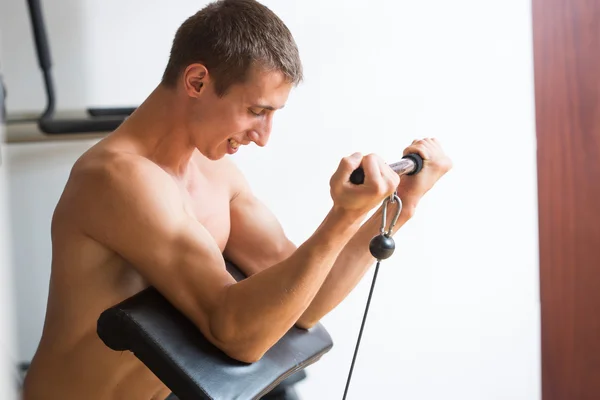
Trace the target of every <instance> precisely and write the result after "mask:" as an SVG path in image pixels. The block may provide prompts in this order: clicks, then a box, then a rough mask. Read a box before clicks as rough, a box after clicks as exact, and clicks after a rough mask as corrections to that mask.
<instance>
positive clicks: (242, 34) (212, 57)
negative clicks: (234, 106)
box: [162, 0, 302, 96]
mask: <svg viewBox="0 0 600 400" xmlns="http://www.w3.org/2000/svg"><path fill="white" fill-rule="evenodd" d="M193 63H202V64H203V65H205V66H206V68H207V69H208V71H209V73H210V74H211V76H212V77H213V78H214V79H215V91H216V93H217V95H218V96H223V95H224V94H225V93H226V92H227V90H228V89H229V88H230V87H231V85H233V84H236V83H244V82H245V81H246V78H247V76H248V72H249V71H250V69H251V68H252V67H254V66H257V67H260V68H263V69H265V70H270V71H272V70H275V71H279V72H281V73H282V74H283V75H284V76H285V78H286V80H287V81H288V82H290V83H292V84H293V85H298V84H299V83H300V82H301V81H302V64H301V62H300V56H299V54H298V48H297V46H296V43H295V41H294V38H293V36H292V34H291V32H290V31H289V29H288V28H287V27H286V25H285V24H284V23H283V21H281V19H280V18H279V17H278V16H277V15H276V14H275V13H274V12H273V11H271V10H270V9H269V8H267V7H266V6H264V5H262V4H260V3H258V2H257V1H255V0H218V1H214V2H212V3H210V4H208V5H207V6H206V7H204V8H203V9H201V10H200V11H198V12H197V13H196V14H194V15H192V16H191V17H189V18H188V19H187V20H186V21H185V22H184V23H183V24H182V25H181V26H180V27H179V29H178V30H177V32H176V34H175V38H174V40H173V46H172V48H171V54H170V57H169V62H168V64H167V67H166V69H165V72H164V75H163V78H162V83H163V84H164V85H166V86H169V87H174V86H175V85H176V84H177V80H178V79H179V77H180V74H181V73H182V72H183V71H184V70H185V68H187V66H188V65H190V64H193Z"/></svg>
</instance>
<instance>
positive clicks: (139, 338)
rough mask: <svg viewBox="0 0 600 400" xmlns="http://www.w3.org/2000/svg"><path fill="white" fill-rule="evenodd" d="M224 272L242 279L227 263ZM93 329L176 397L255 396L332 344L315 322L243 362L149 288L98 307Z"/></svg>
mask: <svg viewBox="0 0 600 400" xmlns="http://www.w3.org/2000/svg"><path fill="white" fill-rule="evenodd" d="M227 270H228V271H229V272H230V273H231V274H232V275H233V276H234V278H235V279H236V280H238V281H239V280H240V279H243V278H244V276H243V275H242V274H241V272H240V271H239V270H238V269H237V268H236V267H235V266H234V265H233V264H232V263H229V262H227ZM97 333H98V336H99V337H100V339H101V340H102V341H103V342H104V343H105V344H106V345H107V346H108V347H109V348H111V349H113V350H115V351H131V352H132V353H133V354H135V356H136V357H137V358H138V359H139V360H140V361H141V362H143V363H144V364H145V365H146V366H147V367H148V368H149V369H150V370H151V371H152V372H153V373H154V374H155V375H156V376H157V377H158V378H159V379H160V380H161V381H162V382H163V383H164V384H165V385H166V386H167V387H168V388H169V389H170V390H171V391H172V392H173V394H175V395H176V396H177V397H178V398H179V399H180V400H198V399H201V400H204V399H218V400H228V399H236V400H246V399H260V398H261V397H262V396H264V395H265V394H266V393H268V392H270V391H271V390H273V388H275V387H276V386H277V385H279V384H280V383H281V382H282V381H284V380H286V379H287V378H288V377H290V376H292V375H293V374H295V373H297V372H298V371H300V370H303V369H304V368H305V367H307V366H308V365H310V364H312V363H314V362H316V361H317V360H319V359H320V358H321V357H322V356H323V355H324V354H325V353H327V352H328V351H329V350H330V349H331V348H332V347H333V342H332V340H331V337H330V336H329V334H328V332H327V331H326V330H325V328H324V327H323V326H322V325H321V324H317V325H315V326H314V327H313V328H311V329H310V330H304V329H300V328H297V327H292V328H291V329H290V330H289V331H288V332H287V333H286V334H285V335H284V336H283V337H282V338H281V339H280V340H279V341H278V342H277V343H276V344H275V345H274V346H273V347H272V348H271V349H269V351H267V353H265V355H264V356H263V357H262V358H261V359H260V360H259V361H257V362H255V363H252V364H247V363H243V362H240V361H237V360H234V359H232V358H230V357H229V356H227V355H226V354H225V353H223V352H222V351H221V350H220V349H218V348H217V347H216V346H214V345H213V344H212V343H210V342H209V341H208V340H207V339H206V338H205V337H204V336H203V335H202V333H201V332H200V331H199V330H198V329H197V328H196V326H195V325H193V324H192V322H191V321H190V320H189V319H188V318H187V317H185V316H184V315H183V314H182V313H181V312H180V311H179V310H177V309H176V308H175V307H174V306H173V305H171V304H170V303H169V302H168V301H167V300H166V299H165V298H164V297H163V296H162V295H161V294H160V293H159V292H158V291H157V290H156V289H155V288H153V287H150V288H147V289H145V290H143V291H142V292H140V293H138V294H136V295H135V296H132V297H130V298H128V299H126V300H124V301H123V302H121V303H119V304H117V305H115V306H113V307H111V308H109V309H108V310H106V311H104V312H103V313H102V314H101V315H100V318H99V319H98V325H97Z"/></svg>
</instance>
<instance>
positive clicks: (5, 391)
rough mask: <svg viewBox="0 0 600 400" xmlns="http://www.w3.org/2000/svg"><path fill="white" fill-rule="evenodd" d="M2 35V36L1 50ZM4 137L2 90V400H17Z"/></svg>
mask: <svg viewBox="0 0 600 400" xmlns="http://www.w3.org/2000/svg"><path fill="white" fill-rule="evenodd" d="M1 33H2V32H0V48H1V47H2V46H1V43H2V41H1V37H2V34H1ZM1 83H2V68H1V67H0V84H1ZM4 135H5V127H4V115H3V112H2V88H1V87H0V398H1V399H7V400H10V399H13V398H15V397H16V390H15V389H16V387H17V385H16V382H17V378H18V376H17V375H16V374H15V370H14V365H15V361H16V351H15V338H14V333H15V316H14V303H13V300H14V292H13V285H12V282H13V274H12V272H13V271H12V268H11V247H12V246H11V236H10V234H9V228H10V225H9V220H8V214H9V211H8V210H9V205H8V190H7V185H6V162H5V159H6V151H5V150H6V148H5V146H4V145H3V138H4Z"/></svg>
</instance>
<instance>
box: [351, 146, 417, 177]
mask: <svg viewBox="0 0 600 400" xmlns="http://www.w3.org/2000/svg"><path fill="white" fill-rule="evenodd" d="M407 159H409V160H411V161H413V163H414V168H413V169H411V170H409V171H408V172H407V171H404V172H403V173H402V174H403V175H404V174H405V175H414V174H416V173H418V172H420V171H421V169H423V159H422V158H421V156H420V155H419V154H417V153H411V154H407V155H405V156H404V157H402V160H407ZM401 164H403V163H402V162H398V163H395V164H392V165H391V166H392V169H393V166H401ZM400 169H401V170H404V168H403V167H402V166H401V167H400ZM396 172H398V171H396ZM364 181H365V171H364V170H363V168H362V167H358V168H357V169H355V170H354V171H353V172H352V174H351V175H350V182H352V183H354V184H355V185H362V184H363V183H364Z"/></svg>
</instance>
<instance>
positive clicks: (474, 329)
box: [0, 0, 540, 400]
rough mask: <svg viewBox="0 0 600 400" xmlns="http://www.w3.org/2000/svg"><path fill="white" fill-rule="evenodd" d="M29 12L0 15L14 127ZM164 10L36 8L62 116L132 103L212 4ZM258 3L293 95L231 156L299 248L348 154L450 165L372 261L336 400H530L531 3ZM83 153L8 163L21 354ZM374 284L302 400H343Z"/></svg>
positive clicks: (64, 148) (23, 84) (533, 351)
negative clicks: (294, 45)
mask: <svg viewBox="0 0 600 400" xmlns="http://www.w3.org/2000/svg"><path fill="white" fill-rule="evenodd" d="M24 3H25V2H22V1H20V0H4V2H3V3H2V8H1V9H0V26H1V27H2V29H3V30H5V35H4V43H3V45H4V50H3V53H2V59H3V60H4V63H5V65H4V69H5V71H6V81H7V85H8V87H9V91H10V92H9V94H10V96H11V97H9V103H8V106H9V110H10V111H23V110H39V109H41V108H42V107H43V105H44V98H43V94H42V91H41V79H40V78H39V73H38V70H37V62H36V61H35V58H34V56H33V52H32V47H31V46H32V41H31V39H30V35H29V31H28V23H27V22H26V21H27V19H26V13H25V8H24ZM174 4H175V3H173V2H168V1H166V0H160V1H159V0H155V1H152V2H149V1H139V0H138V1H133V0H132V1H128V2H122V1H117V0H111V1H97V0H88V1H86V2H77V1H76V0H62V1H60V2H59V1H56V0H55V1H52V2H51V1H46V2H44V5H45V11H46V12H47V14H46V16H47V25H48V30H49V31H50V35H51V46H52V49H53V52H54V63H55V72H56V79H57V89H58V91H59V92H58V96H59V106H61V107H63V108H74V107H75V108H76V107H85V106H87V105H127V104H138V103H139V102H141V101H142V100H143V98H144V97H145V96H146V94H147V93H148V92H149V91H150V90H151V89H152V88H153V87H154V86H155V84H156V83H157V81H158V79H159V78H160V75H161V74H162V70H163V67H164V65H165V63H166V57H167V54H168V50H169V45H170V42H171V39H172V35H173V33H174V31H175V29H176V28H177V26H178V25H179V23H180V22H182V21H183V20H184V19H185V18H187V17H188V16H189V15H190V14H191V13H193V12H195V11H196V10H197V9H198V8H199V7H201V6H202V5H204V4H206V1H202V2H197V1H191V0H185V1H182V0H180V1H178V2H177V3H176V4H177V5H176V6H175V5H174ZM265 4H267V5H268V6H270V7H271V8H272V9H273V10H274V11H275V12H277V13H278V14H279V15H280V16H281V17H282V18H283V19H284V20H285V21H286V23H287V24H288V26H289V27H290V29H291V30H292V32H293V33H294V35H295V37H296V39H297V42H298V45H299V47H300V51H301V54H302V58H303V60H304V65H305V72H306V81H305V83H304V84H303V85H302V86H301V87H299V88H298V89H297V90H296V91H295V92H294V93H293V94H292V95H291V97H290V100H289V104H288V106H287V107H286V109H285V110H283V111H281V112H280V115H279V116H278V117H277V119H276V123H275V130H274V134H273V137H272V141H271V143H270V145H269V146H267V148H265V149H257V148H251V149H245V150H244V151H243V152H241V153H240V154H239V155H237V156H236V160H237V161H238V163H239V164H240V165H241V166H242V167H243V168H245V170H246V171H247V176H248V179H249V180H250V181H251V183H252V184H253V186H254V188H255V191H256V192H257V193H258V195H259V196H260V197H261V198H263V199H264V200H265V201H266V202H267V204H268V205H270V206H271V207H272V209H273V210H274V211H275V213H276V214H277V215H278V216H279V217H280V219H281V221H282V223H283V224H284V226H285V227H286V231H287V233H288V234H289V235H290V237H291V238H292V239H293V240H295V241H296V242H301V241H302V240H304V239H305V238H306V237H307V236H308V235H310V234H311V233H312V232H313V230H314V228H315V227H316V226H317V225H318V224H319V223H320V221H321V219H322V217H323V216H324V215H325V213H326V211H327V209H328V207H329V205H330V199H329V194H328V186H327V183H328V180H329V177H330V174H331V172H333V170H334V169H335V167H336V165H337V163H338V161H339V158H340V157H342V156H344V155H346V154H349V153H351V152H353V151H356V150H359V151H362V152H365V153H367V152H376V153H378V154H380V155H382V156H383V157H384V158H385V159H386V160H389V161H390V162H393V161H396V160H397V159H398V158H399V157H400V156H401V154H402V150H403V148H404V147H405V146H407V145H408V144H409V143H410V142H411V141H412V140H413V139H415V138H419V137H427V136H436V137H438V138H440V140H441V141H442V142H443V143H444V145H445V148H446V149H447V151H448V152H449V153H450V155H451V156H452V158H453V160H454V163H455V168H454V169H453V171H452V172H451V173H450V174H449V175H447V176H446V177H445V178H444V179H443V181H441V182H440V183H439V185H438V186H437V187H436V188H435V189H434V190H433V191H432V192H431V193H430V194H429V195H428V196H427V198H426V199H425V200H424V201H423V202H422V204H421V205H420V207H419V210H418V213H417V215H416V216H415V218H414V219H413V220H412V221H411V222H410V223H409V224H408V225H407V226H406V227H405V228H403V229H402V231H401V232H400V233H399V234H398V236H397V239H396V243H397V250H396V253H395V255H394V256H393V257H392V258H391V259H389V260H386V261H385V262H384V263H383V265H382V269H381V271H380V274H379V279H378V282H377V287H376V290H375V294H374V298H373V301H372V305H371V311H370V314H369V319H368V322H367V326H366V330H365V334H364V337H363V342H362V345H361V351H360V353H359V358H358V361H357V365H356V368H355V371H354V377H353V380H352V385H351V388H350V393H349V396H348V399H362V398H398V399H404V398H407V399H418V400H430V399H439V398H444V399H447V400H450V399H460V400H471V399H472V400H481V399H485V400H495V399H499V400H500V399H502V400H504V399H511V400H535V399H538V398H540V389H539V386H540V382H539V381H540V365H539V364H540V352H539V345H540V339H539V334H540V332H539V303H538V293H539V292H538V270H537V268H538V258H537V203H536V169H535V168H536V167H535V132H534V109H533V75H532V48H531V47H532V46H531V45H532V43H531V22H530V19H531V10H530V8H529V3H528V2H523V1H520V0H505V1H503V2H482V1H476V0H458V1H455V2H447V1H444V0H432V1H423V2H412V1H406V0H402V1H394V2H391V1H388V0H372V1H369V2H361V1H356V0H352V1H351V0H345V1H342V0H336V1H333V0H328V1H316V0H302V1H300V0H286V1H283V0H269V1H265ZM63 13H65V15H66V16H65V17H61V15H62V14H63ZM90 144H91V143H73V144H55V145H48V144H43V145H27V146H26V145H18V146H17V145H10V146H9V149H8V150H9V151H8V153H9V156H10V158H9V163H11V164H10V166H11V167H13V169H12V172H11V175H10V176H9V185H10V199H11V200H12V209H11V214H12V215H13V217H14V226H13V228H12V232H13V233H14V236H13V238H14V239H15V243H14V253H15V254H16V257H15V261H14V264H13V265H14V268H15V270H16V276H17V282H18V283H19V284H18V293H19V296H18V297H17V306H18V308H17V309H18V312H19V324H18V328H19V331H18V333H19V336H20V337H23V338H24V339H25V340H22V341H21V342H20V344H19V351H20V354H21V355H22V356H24V357H26V356H29V355H30V354H31V353H32V351H33V350H34V348H35V345H36V344H37V343H35V338H36V337H38V335H39V331H40V329H41V322H40V320H41V317H42V315H43V306H44V304H45V303H44V302H45V295H46V294H47V290H46V289H45V288H46V286H47V277H48V264H49V260H50V253H49V232H48V227H49V223H48V221H49V218H50V213H51V210H52V207H53V206H54V204H55V201H56V199H57V196H58V194H59V193H60V190H61V189H62V185H64V181H65V179H66V175H67V173H68V168H69V167H70V165H71V164H72V162H73V160H74V159H75V158H76V157H77V156H78V155H79V154H80V153H81V152H82V151H84V150H85V148H87V147H88V146H89V145H90ZM292 150H294V151H297V152H299V154H297V155H293V154H292ZM281 166H284V167H283V168H282V167H281ZM306 177H310V180H308V179H306ZM28 249H29V250H28ZM31 249H35V255H32V254H31V252H32V251H31ZM371 277H372V274H368V275H367V277H366V278H365V281H364V282H363V283H362V284H361V285H360V286H359V287H358V288H357V289H356V291H355V292H354V293H353V294H352V295H351V296H350V297H349V298H348V299H347V301H346V302H344V304H343V305H341V306H340V307H339V308H337V309H336V310H335V311H334V312H332V313H331V314H330V315H328V316H327V317H326V318H325V320H324V321H323V323H324V324H325V326H326V327H327V328H328V330H329V331H330V333H331V334H332V336H333V338H334V340H335V347H334V349H333V350H332V351H331V352H330V353H329V354H328V355H327V356H326V357H325V358H324V359H322V360H321V361H320V362H319V363H318V364H317V365H315V366H313V367H311V368H310V369H309V374H310V379H309V380H307V381H306V382H305V383H302V384H301V386H300V389H301V393H302V395H303V397H304V398H305V399H334V398H341V397H342V393H343V390H344V384H345V380H346V375H347V373H348V368H349V365H350V361H351V358H352V353H353V349H354V344H355V341H356V336H357V333H358V329H359V327H360V321H361V318H362V313H363V310H364V305H365V301H366V297H367V294H368V290H369V285H370V279H371ZM27 288H28V289H27ZM45 290H46V291H45ZM26 312H27V313H29V316H28V317H25V318H24V317H22V314H25V313H26Z"/></svg>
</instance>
